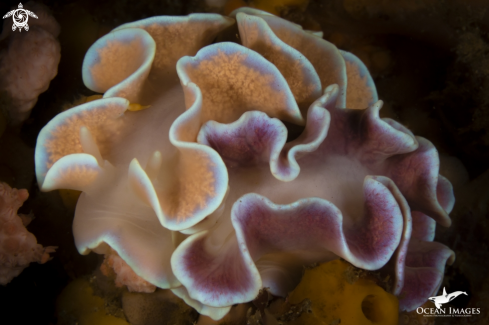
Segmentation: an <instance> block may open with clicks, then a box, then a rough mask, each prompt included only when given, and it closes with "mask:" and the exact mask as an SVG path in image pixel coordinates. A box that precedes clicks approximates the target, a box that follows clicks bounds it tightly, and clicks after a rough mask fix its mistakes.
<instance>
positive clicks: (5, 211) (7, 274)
mask: <svg viewBox="0 0 489 325" xmlns="http://www.w3.org/2000/svg"><path fill="white" fill-rule="evenodd" d="M28 196H29V193H27V190H17V189H15V188H14V189H12V188H11V187H10V186H8V185H7V184H5V183H0V284H2V285H6V284H8V283H9V282H10V281H12V279H13V278H15V277H16V276H18V275H19V274H20V273H21V272H22V271H23V270H24V269H25V268H26V267H28V266H29V264H30V263H32V262H38V263H40V264H43V263H46V262H47V261H49V260H50V259H51V257H50V256H49V254H50V253H53V252H54V251H55V250H56V247H53V246H48V247H42V246H41V245H40V244H38V243H37V240H36V237H34V235H33V234H32V233H30V232H29V231H27V229H26V228H25V226H27V225H28V224H29V223H30V221H31V220H32V216H29V215H23V214H19V215H18V214H17V210H18V209H19V208H20V207H21V206H22V204H23V203H24V201H25V200H27V197H28Z"/></svg>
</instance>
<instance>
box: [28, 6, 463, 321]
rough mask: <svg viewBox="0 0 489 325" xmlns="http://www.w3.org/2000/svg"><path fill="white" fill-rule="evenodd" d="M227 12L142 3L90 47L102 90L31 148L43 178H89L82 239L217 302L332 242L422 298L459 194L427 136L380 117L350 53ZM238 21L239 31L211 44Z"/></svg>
mask: <svg viewBox="0 0 489 325" xmlns="http://www.w3.org/2000/svg"><path fill="white" fill-rule="evenodd" d="M232 17H233V18H226V17H222V16H220V15H215V14H194V15H190V16H188V17H153V18H150V19H146V20H142V21H137V22H133V23H129V24H126V25H122V26H120V27H118V28H116V29H115V30H114V31H112V32H111V33H109V34H108V35H106V36H104V37H102V38H101V39H99V40H98V41H97V42H96V43H95V44H94V45H93V46H92V47H91V48H90V50H89V51H88V53H87V55H86V57H85V61H84V65H83V79H84V82H85V84H86V86H87V87H88V88H90V89H92V90H94V91H96V92H100V93H104V95H103V98H102V99H98V100H94V101H91V102H89V103H86V104H83V105H80V106H77V107H74V108H72V109H70V110H68V111H66V112H63V113H61V114H59V115H58V116H56V117H55V118H54V119H53V120H52V121H51V122H49V123H48V124H47V125H46V126H45V128H44V129H43V130H42V131H41V133H40V135H39V138H38V144H37V147H36V174H37V178H38V182H39V184H40V187H41V189H42V190H44V191H47V190H53V189H58V188H68V189H74V190H81V191H83V194H82V195H81V196H80V199H79V201H78V205H77V208H76V212H75V219H74V224H73V231H74V236H75V242H76V245H77V247H78V249H79V251H80V252H81V253H82V254H87V253H88V252H90V251H91V250H93V251H95V252H97V253H102V254H106V255H109V256H110V254H111V252H113V251H115V252H116V253H117V255H118V256H119V257H120V258H121V259H122V260H123V261H124V262H125V263H127V265H128V266H130V267H131V268H132V269H133V270H134V272H135V273H136V274H137V275H138V276H140V277H142V278H143V279H144V280H145V281H147V282H149V283H151V284H153V285H155V286H157V287H160V288H171V289H172V290H173V292H174V293H175V294H176V295H178V296H180V297H182V298H183V299H184V300H185V301H186V302H187V303H188V304H189V305H191V306H193V307H194V308H196V309H197V310H198V311H199V312H200V313H202V314H205V315H210V316H211V317H212V318H214V319H218V318H220V317H222V316H223V315H225V314H226V313H227V312H228V311H229V309H230V306H231V305H233V304H236V303H240V302H245V301H250V300H252V299H254V297H255V296H256V295H257V293H258V291H259V289H260V288H261V287H262V286H266V287H269V288H270V290H271V292H272V293H273V294H276V295H285V294H286V293H287V292H289V291H290V290H291V289H292V288H293V287H294V285H296V283H297V279H298V278H299V277H300V273H301V270H302V265H304V264H307V263H311V262H318V261H321V262H322V261H328V260H332V259H337V258H338V257H342V258H344V259H346V260H348V261H349V262H350V263H352V264H354V265H355V266H357V267H360V268H364V269H368V270H374V269H379V268H383V267H384V270H385V271H386V272H392V273H394V277H395V283H394V289H393V293H394V294H396V295H399V294H401V293H402V295H401V297H402V299H401V301H400V306H401V308H402V309H411V308H415V307H416V306H417V305H418V304H421V303H423V302H424V300H426V298H427V297H428V296H429V295H430V294H431V293H433V292H434V291H436V290H437V289H438V286H439V284H440V281H441V279H442V277H443V269H444V265H445V262H446V261H447V259H450V260H451V259H453V252H451V250H449V249H448V248H447V247H445V246H443V245H441V244H438V243H434V242H432V240H433V234H434V233H433V230H434V227H435V220H436V221H437V222H439V223H441V224H442V225H444V226H448V225H449V224H450V219H449V217H448V212H449V211H450V210H451V208H452V206H453V194H452V189H451V185H450V183H449V182H448V181H447V180H446V179H445V178H443V177H442V176H439V175H438V157H437V153H436V150H435V148H434V147H433V145H432V144H431V143H430V142H429V141H427V140H426V139H422V138H419V137H415V136H414V135H413V134H412V133H411V132H410V131H409V130H407V129H406V128H405V127H403V126H402V125H400V124H399V123H397V122H395V121H393V120H391V119H381V118H380V117H379V110H380V108H381V106H382V102H380V101H378V98H377V92H376V89H375V85H374V84H373V81H372V78H371V77H370V75H369V73H368V71H367V70H366V68H365V66H364V65H363V64H362V63H361V61H360V60H359V59H358V58H356V57H355V56H354V55H352V54H350V53H347V52H344V51H339V50H338V49H337V48H336V47H335V46H334V45H332V44H330V43H328V42H326V41H324V40H323V39H321V37H319V36H318V35H317V34H315V33H312V32H308V31H304V30H302V29H301V28H300V27H298V26H297V25H295V24H292V23H290V22H287V21H285V20H283V19H281V18H278V17H275V16H273V15H271V14H268V13H265V12H262V11H259V10H254V9H249V8H242V9H239V10H237V11H235V12H234V13H233V14H232ZM235 23H236V24H237V27H238V29H239V35H240V42H241V45H238V44H235V43H231V42H222V43H216V44H211V43H212V41H213V40H214V39H215V37H216V35H218V34H219V33H221V32H223V31H224V30H225V29H226V28H228V27H230V26H232V25H233V24H235ZM233 36H234V35H233ZM148 106H149V107H148ZM344 107H349V109H346V108H344ZM367 107H368V108H367ZM294 124H295V125H296V126H295V128H298V127H302V128H303V131H302V133H301V134H300V135H299V136H298V137H295V138H293V139H291V140H290V141H288V142H287V136H288V133H289V130H288V128H287V126H286V125H288V126H289V128H291V125H294ZM413 220H414V222H413ZM405 283H408V284H409V286H406V285H404V284H405Z"/></svg>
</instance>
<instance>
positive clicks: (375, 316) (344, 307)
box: [287, 260, 399, 325]
mask: <svg viewBox="0 0 489 325" xmlns="http://www.w3.org/2000/svg"><path fill="white" fill-rule="evenodd" d="M349 267H350V265H349V264H348V263H346V262H344V261H340V260H335V261H331V262H328V263H324V264H321V265H319V266H317V267H315V268H313V269H307V270H306V271H305V274H304V276H303V277H302V280H301V282H300V283H299V285H298V286H297V288H295V289H294V291H293V292H292V293H291V294H290V296H289V298H288V302H289V303H290V304H299V303H300V302H302V301H303V300H305V299H309V300H310V301H311V304H310V307H309V311H308V312H304V313H302V314H301V315H300V317H298V318H297V319H296V320H295V321H294V322H291V323H287V324H304V325H307V324H340V323H341V324H348V325H350V324H351V325H361V324H365V325H366V324H385V325H391V324H397V321H398V308H399V302H398V301H397V298H396V297H395V296H394V295H392V294H390V293H388V292H386V291H385V290H384V289H382V288H381V287H379V286H377V285H376V284H375V280H374V278H372V277H361V278H359V279H357V280H356V281H349V278H348V276H347V272H348V269H349Z"/></svg>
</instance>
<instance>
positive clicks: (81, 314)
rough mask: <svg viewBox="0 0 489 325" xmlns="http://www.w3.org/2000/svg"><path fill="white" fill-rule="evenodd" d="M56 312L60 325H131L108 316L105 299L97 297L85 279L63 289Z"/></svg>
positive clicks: (120, 319)
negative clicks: (67, 324)
mask: <svg viewBox="0 0 489 325" xmlns="http://www.w3.org/2000/svg"><path fill="white" fill-rule="evenodd" d="M56 310H57V314H58V319H59V322H58V323H60V324H66V323H69V324H78V325H130V324H129V323H128V322H126V321H125V320H124V319H122V318H118V317H115V316H112V315H108V314H106V312H105V303H104V299H102V298H100V297H97V296H95V295H94V294H93V289H92V287H90V283H89V282H88V281H87V280H84V279H77V280H75V281H73V282H71V283H70V284H68V286H67V287H66V288H64V289H63V292H61V294H60V295H59V297H58V302H57V304H56Z"/></svg>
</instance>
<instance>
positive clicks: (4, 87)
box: [0, 2, 61, 125]
mask: <svg viewBox="0 0 489 325" xmlns="http://www.w3.org/2000/svg"><path fill="white" fill-rule="evenodd" d="M25 9H29V10H30V11H32V12H34V13H35V14H36V15H37V16H38V18H37V19H34V18H31V19H30V20H29V26H30V29H29V31H26V32H24V33H19V32H14V31H12V28H11V24H12V20H11V19H7V20H5V22H4V24H3V32H2V35H0V43H5V44H6V45H5V46H6V48H5V49H2V50H1V51H0V75H1V76H2V77H1V79H0V93H2V97H6V98H8V104H7V103H6V101H7V99H4V100H2V104H3V105H2V107H1V109H2V111H3V113H4V114H5V115H6V116H8V118H9V120H10V122H11V123H12V124H14V125H18V124H21V123H22V122H23V121H24V120H26V119H27V118H28V117H29V114H30V110H31V109H32V107H34V105H35V104H36V102H37V97H38V96H39V94H41V93H43V92H44V91H46V90H47V89H48V87H49V83H50V81H51V80H52V79H53V78H54V77H55V76H56V74H57V73H58V63H59V60H60V58H61V54H60V51H61V48H60V45H59V42H58V40H57V37H58V34H59V29H60V28H59V25H58V23H57V22H56V20H55V19H54V17H53V16H51V14H50V13H49V9H48V8H47V7H45V6H44V5H41V4H38V3H35V2H29V3H27V4H26V6H25Z"/></svg>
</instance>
